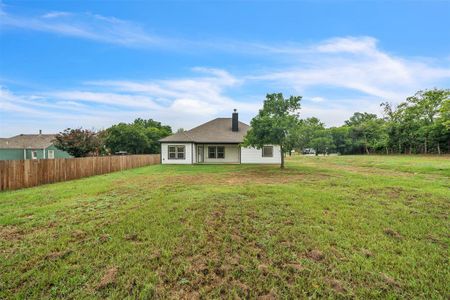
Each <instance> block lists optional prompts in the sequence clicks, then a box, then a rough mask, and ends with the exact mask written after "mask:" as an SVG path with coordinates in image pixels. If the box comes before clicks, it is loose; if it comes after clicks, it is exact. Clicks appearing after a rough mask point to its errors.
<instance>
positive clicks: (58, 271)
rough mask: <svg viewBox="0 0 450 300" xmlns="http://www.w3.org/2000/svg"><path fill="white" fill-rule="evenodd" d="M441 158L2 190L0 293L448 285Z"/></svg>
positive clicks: (157, 172)
mask: <svg viewBox="0 0 450 300" xmlns="http://www.w3.org/2000/svg"><path fill="white" fill-rule="evenodd" d="M449 212H450V158H449V157H448V156H446V157H445V156H444V157H426V156H341V157H294V158H288V160H287V168H286V169H285V170H283V171H281V170H279V168H278V167H276V166H248V165H220V166H218V165H217V166H213V165H201V166H200V165H199V166H167V165H164V166H162V165H154V166H149V167H143V168H139V169H133V170H128V171H124V172H120V173H112V174H108V175H102V176H96V177H91V178H86V179H81V180H76V181H71V182H64V183H57V184H52V185H44V186H40V187H36V188H30V189H25V190H19V191H15V192H2V193H0V299H9V298H27V299H31V298H48V299H49V298H52V299H53V298H105V297H110V298H116V299H123V298H141V299H142V298H143V299H145V298H155V297H156V298H187V299H192V298H198V297H202V296H204V297H206V298H236V297H241V298H258V297H259V296H266V298H265V299H276V298H306V297H313V298H323V297H326V298H330V297H331V298H364V299H372V298H405V299H412V298H425V299H431V298H433V299H439V298H441V299H448V297H449V295H450V288H449V287H450V285H449V283H450V267H449V266H450V264H449V249H448V247H449V244H450V234H449V232H450V226H449V225H450V223H449Z"/></svg>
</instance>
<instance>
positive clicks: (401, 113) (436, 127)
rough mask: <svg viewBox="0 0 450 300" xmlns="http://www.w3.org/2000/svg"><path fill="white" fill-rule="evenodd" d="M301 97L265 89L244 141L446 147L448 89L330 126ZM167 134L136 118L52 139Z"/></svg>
mask: <svg viewBox="0 0 450 300" xmlns="http://www.w3.org/2000/svg"><path fill="white" fill-rule="evenodd" d="M301 99H302V97H301V96H291V97H290V98H287V99H285V98H284V97H283V94H281V93H275V94H268V95H267V96H266V99H265V101H264V104H263V108H262V109H261V110H260V111H259V113H258V115H257V116H255V117H254V118H253V119H252V121H251V123H250V126H251V128H250V130H249V131H248V133H247V136H246V137H245V140H244V143H243V145H244V146H253V147H258V148H260V147H262V146H263V145H264V144H275V145H280V146H281V149H282V151H281V152H282V153H283V154H284V153H292V150H296V151H298V152H301V151H303V150H304V149H307V148H310V149H314V152H315V153H316V154H327V153H339V154H372V153H380V154H382V153H383V154H402V153H406V154H419V153H423V154H428V153H435V154H441V153H450V90H449V89H432V90H425V91H418V92H417V93H416V94H415V95H414V96H411V97H408V98H407V99H406V100H405V101H403V102H401V103H400V104H398V105H392V104H390V103H389V102H383V103H381V104H380V106H381V108H382V110H383V112H384V115H383V117H378V116H377V115H376V114H372V113H367V112H356V113H354V114H353V116H351V117H350V118H349V119H348V120H346V121H345V123H344V124H343V125H342V126H337V127H329V128H327V127H325V124H324V123H323V122H321V121H320V120H319V119H318V118H315V117H312V118H306V119H301V118H300V117H299V116H300V114H299V113H300V108H301V105H300V102H301ZM179 131H183V129H181V128H180V129H179ZM171 134H172V128H171V127H170V126H168V125H162V124H161V123H160V122H157V121H155V120H152V119H148V120H144V119H140V118H139V119H136V120H134V122H132V123H129V124H127V123H119V124H116V125H113V126H111V127H109V128H107V129H105V130H101V131H98V132H95V131H91V130H87V129H82V128H78V129H70V128H67V129H66V130H64V131H63V132H61V133H59V134H58V135H57V136H56V139H55V145H56V147H58V148H59V149H62V150H64V151H67V152H68V153H70V154H71V155H73V156H75V157H80V156H89V155H108V154H120V153H129V154H151V153H159V152H160V146H159V142H158V140H159V139H161V138H163V137H166V136H168V135H171ZM282 157H283V155H282ZM282 159H283V158H282ZM282 165H283V164H282Z"/></svg>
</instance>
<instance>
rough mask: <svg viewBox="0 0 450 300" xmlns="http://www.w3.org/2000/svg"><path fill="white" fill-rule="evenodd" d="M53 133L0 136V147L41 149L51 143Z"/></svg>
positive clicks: (53, 137) (53, 136)
mask: <svg viewBox="0 0 450 300" xmlns="http://www.w3.org/2000/svg"><path fill="white" fill-rule="evenodd" d="M54 139H55V134H19V135H16V136H13V137H10V138H0V149H43V148H47V147H49V146H51V145H53V140H54Z"/></svg>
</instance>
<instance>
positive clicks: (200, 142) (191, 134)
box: [159, 110, 281, 164]
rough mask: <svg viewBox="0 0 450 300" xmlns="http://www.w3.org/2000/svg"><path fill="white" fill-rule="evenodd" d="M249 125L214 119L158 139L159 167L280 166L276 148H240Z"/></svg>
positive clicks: (279, 157)
mask: <svg viewBox="0 0 450 300" xmlns="http://www.w3.org/2000/svg"><path fill="white" fill-rule="evenodd" d="M249 128H250V126H248V125H247V124H245V123H242V122H239V119H238V113H237V112H236V110H234V113H233V115H232V118H217V119H214V120H212V121H209V122H207V123H204V124H202V125H200V126H198V127H195V128H193V129H191V130H188V131H183V132H177V133H175V134H173V135H171V136H168V137H165V138H163V139H160V140H159V141H160V142H161V163H162V164H201V163H208V164H210V163H234V164H239V163H242V164H245V163H247V164H280V163H281V154H280V146H278V145H266V146H264V147H263V148H261V149H256V148H250V147H242V146H241V145H240V144H241V143H242V142H243V141H244V137H245V134H246V133H247V131H248V129H249Z"/></svg>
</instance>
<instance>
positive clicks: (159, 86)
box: [0, 68, 260, 136]
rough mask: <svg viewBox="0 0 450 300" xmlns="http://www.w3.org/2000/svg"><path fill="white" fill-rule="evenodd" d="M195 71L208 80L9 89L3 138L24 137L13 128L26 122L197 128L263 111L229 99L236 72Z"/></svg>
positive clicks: (0, 99)
mask: <svg viewBox="0 0 450 300" xmlns="http://www.w3.org/2000/svg"><path fill="white" fill-rule="evenodd" d="M193 71H195V72H200V73H201V75H202V76H192V77H188V78H174V79H165V80H151V81H139V82H136V81H91V82H87V83H86V84H85V85H84V86H81V87H79V88H77V89H73V90H60V91H51V92H40V93H36V94H33V95H25V94H13V93H11V92H9V91H8V90H6V89H4V90H3V93H2V94H3V95H2V94H0V105H1V106H0V113H1V112H10V113H11V115H14V117H11V118H8V124H7V126H2V128H1V129H0V136H2V135H3V136H6V135H11V134H13V133H20V132H17V131H14V129H13V128H14V126H13V124H16V128H23V124H24V123H26V122H24V121H23V120H24V119H27V122H30V121H31V120H34V122H35V124H36V127H42V128H46V127H45V126H46V125H48V124H50V123H51V124H53V128H57V129H56V131H58V130H62V129H64V128H66V127H80V126H83V127H85V128H90V127H96V128H104V127H107V126H110V125H112V124H114V123H118V122H128V121H132V120H133V119H134V118H137V117H142V118H153V119H157V120H158V121H162V122H163V123H165V124H170V125H172V126H174V128H178V127H183V128H191V127H194V126H196V125H198V124H199V123H201V122H205V121H208V120H210V119H211V118H213V117H215V116H216V117H218V116H222V117H223V116H228V115H230V114H231V112H232V109H233V108H238V109H239V111H240V112H241V113H243V115H244V116H247V119H248V118H250V117H251V116H253V115H254V113H255V112H256V111H257V110H258V108H259V106H260V103H259V102H243V101H238V100H236V99H234V98H232V97H229V96H226V92H227V89H230V88H233V87H235V86H237V85H239V84H241V81H240V80H239V79H237V78H236V77H234V76H233V75H231V74H230V73H228V72H226V71H224V70H220V69H210V68H194V69H193ZM13 104H14V106H13ZM53 116H54V117H53ZM241 116H242V115H241ZM16 130H17V129H16ZM53 131H55V130H53ZM10 133H11V134H10Z"/></svg>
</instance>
